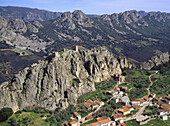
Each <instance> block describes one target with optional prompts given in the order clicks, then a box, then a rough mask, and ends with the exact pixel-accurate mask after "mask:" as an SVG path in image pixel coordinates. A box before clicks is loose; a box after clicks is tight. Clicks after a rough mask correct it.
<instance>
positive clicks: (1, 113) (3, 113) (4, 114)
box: [0, 108, 13, 122]
mask: <svg viewBox="0 0 170 126" xmlns="http://www.w3.org/2000/svg"><path fill="white" fill-rule="evenodd" d="M12 114H13V110H12V109H11V108H2V109H1V110H0V122H3V121H6V120H7V119H8V118H9V117H10V116H11V115H12Z"/></svg>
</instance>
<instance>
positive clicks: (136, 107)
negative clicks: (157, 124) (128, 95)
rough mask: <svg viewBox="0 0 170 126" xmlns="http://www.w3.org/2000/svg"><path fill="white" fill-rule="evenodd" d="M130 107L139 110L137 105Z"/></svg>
mask: <svg viewBox="0 0 170 126" xmlns="http://www.w3.org/2000/svg"><path fill="white" fill-rule="evenodd" d="M132 107H133V108H135V109H139V108H140V106H139V105H132Z"/></svg>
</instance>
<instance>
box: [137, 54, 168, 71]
mask: <svg viewBox="0 0 170 126" xmlns="http://www.w3.org/2000/svg"><path fill="white" fill-rule="evenodd" d="M169 59H170V55H169V53H168V52H166V53H161V54H159V55H157V56H153V57H151V59H150V60H148V61H146V62H143V63H142V64H141V65H140V68H141V69H145V70H151V69H152V68H154V67H157V66H159V65H162V64H165V63H167V62H169Z"/></svg>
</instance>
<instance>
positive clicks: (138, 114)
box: [136, 73, 156, 121]
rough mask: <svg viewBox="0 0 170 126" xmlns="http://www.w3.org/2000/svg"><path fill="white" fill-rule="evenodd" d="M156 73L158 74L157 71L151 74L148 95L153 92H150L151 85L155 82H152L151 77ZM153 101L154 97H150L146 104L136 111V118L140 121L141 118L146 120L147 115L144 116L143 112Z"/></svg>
mask: <svg viewBox="0 0 170 126" xmlns="http://www.w3.org/2000/svg"><path fill="white" fill-rule="evenodd" d="M155 74H156V73H153V74H151V75H149V81H150V85H149V87H148V88H147V91H148V96H149V95H150V94H151V92H150V87H151V86H152V85H153V82H152V80H151V77H152V76H153V75H155ZM151 101H152V98H150V99H149V100H148V101H147V102H146V104H145V105H144V106H142V107H141V108H140V109H139V111H138V112H137V113H136V120H138V121H139V120H145V119H146V118H148V117H147V116H143V115H142V113H143V112H144V110H145V108H146V106H148V105H149V104H150V102H151Z"/></svg>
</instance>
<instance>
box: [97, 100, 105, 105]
mask: <svg viewBox="0 0 170 126" xmlns="http://www.w3.org/2000/svg"><path fill="white" fill-rule="evenodd" d="M96 103H97V104H98V105H100V106H101V105H104V102H103V101H96Z"/></svg>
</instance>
